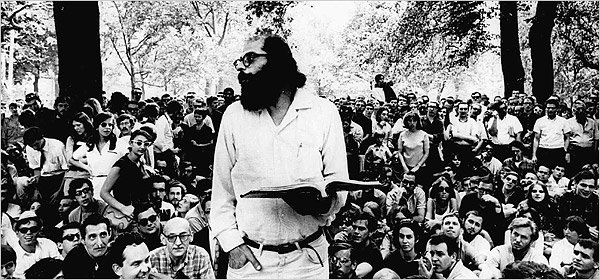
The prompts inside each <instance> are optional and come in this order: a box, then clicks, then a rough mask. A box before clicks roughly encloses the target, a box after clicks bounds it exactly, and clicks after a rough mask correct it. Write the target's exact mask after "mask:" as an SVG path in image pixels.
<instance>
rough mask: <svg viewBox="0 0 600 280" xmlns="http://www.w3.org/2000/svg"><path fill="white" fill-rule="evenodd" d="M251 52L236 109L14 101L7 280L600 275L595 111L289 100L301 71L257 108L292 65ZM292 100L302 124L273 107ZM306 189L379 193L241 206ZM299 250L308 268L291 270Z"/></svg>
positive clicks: (233, 100) (242, 65) (119, 96)
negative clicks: (337, 184) (294, 181)
mask: <svg viewBox="0 0 600 280" xmlns="http://www.w3.org/2000/svg"><path fill="white" fill-rule="evenodd" d="M282 50H283V51H282ZM245 51H246V53H245V54H244V56H242V57H241V58H240V59H238V60H236V61H235V62H234V65H235V67H236V69H237V70H238V71H240V76H239V77H238V78H239V80H240V84H241V85H242V94H241V96H236V95H235V94H234V91H233V89H231V88H226V89H224V90H223V91H222V92H220V93H219V94H218V95H217V96H209V97H205V96H199V95H197V94H195V93H193V92H190V93H188V94H186V95H185V96H171V95H169V94H164V95H163V96H162V97H161V98H149V99H144V100H143V99H142V95H143V94H142V91H141V90H140V89H138V88H135V89H133V90H132V91H131V96H130V97H127V96H125V95H124V94H123V93H121V92H114V93H112V96H111V97H110V99H109V98H103V100H97V99H94V98H90V99H89V100H87V101H86V102H84V104H83V106H82V107H81V108H77V109H76V108H71V107H70V106H71V105H72V104H71V102H70V100H69V98H68V97H65V96H58V97H57V98H56V100H55V102H54V108H47V107H44V106H43V105H42V103H41V100H40V98H39V96H38V95H37V94H36V93H30V94H27V95H26V96H25V98H24V100H22V101H21V102H14V103H10V104H9V106H8V112H6V114H4V113H3V115H2V176H1V177H2V188H1V191H2V202H1V207H2V217H1V222H2V226H1V228H2V239H1V244H2V255H1V262H2V275H1V276H2V278H56V277H64V278H127V279H132V278H179V279H182V278H200V279H203V278H226V277H234V278H243V277H247V276H257V277H261V274H260V273H261V271H262V273H272V274H268V275H278V277H280V278H297V277H302V276H304V275H310V276H312V277H317V278H320V276H322V275H323V274H321V273H322V272H323V271H325V272H326V275H327V274H328V276H329V278H342V279H346V278H365V279H382V278H383V279H400V278H447V279H455V278H469V279H472V278H482V279H488V278H578V279H583V278H594V279H596V278H598V277H600V273H599V272H598V263H599V258H598V253H599V250H600V248H599V247H598V219H599V217H600V215H599V212H598V211H599V208H598V207H599V205H598V139H599V131H598V124H599V121H598V119H599V117H598V100H597V99H595V97H592V96H589V97H587V98H584V99H575V100H574V101H573V102H570V103H571V104H570V105H567V104H566V103H565V102H562V101H561V100H560V98H559V97H557V96H551V97H550V98H548V100H536V98H534V97H533V96H530V95H526V94H523V93H517V92H515V93H514V94H513V95H512V96H510V97H508V98H505V97H500V96H496V97H494V99H493V100H489V98H488V97H487V96H486V95H485V94H481V93H479V92H474V93H472V94H471V95H470V98H468V99H466V100H461V99H458V98H455V97H453V96H447V97H444V98H441V99H439V100H429V98H428V97H427V96H426V95H425V96H417V95H416V94H414V93H410V92H409V93H399V94H396V93H395V92H394V91H393V89H392V88H391V87H390V84H389V83H386V82H385V81H384V76H383V75H377V76H376V77H375V86H374V88H373V94H371V95H368V96H367V95H359V96H356V97H354V98H350V97H344V98H331V99H330V101H331V102H329V101H326V100H324V99H325V98H319V97H309V96H308V95H307V94H306V92H305V91H300V90H299V91H298V92H296V89H299V88H301V87H302V86H303V85H304V82H305V81H306V78H305V77H304V76H303V75H301V74H300V73H299V72H298V73H296V72H297V69H296V68H295V67H296V66H295V61H293V63H292V64H293V69H292V72H291V73H292V75H291V76H293V77H295V78H294V81H293V85H292V86H291V87H293V90H292V92H293V93H292V94H290V92H289V88H288V87H289V86H290V85H289V84H290V83H286V82H279V81H278V82H273V83H274V84H275V85H276V86H280V87H281V88H277V87H275V89H276V91H274V92H275V93H276V94H275V95H273V97H272V98H271V97H269V96H266V95H265V96H264V97H265V98H267V99H268V100H270V101H268V102H271V103H269V104H267V105H263V104H260V103H259V102H256V101H253V100H255V99H256V98H262V95H250V94H249V93H254V94H258V93H260V90H258V89H260V88H261V87H260V86H261V85H262V84H261V82H264V81H269V80H268V79H267V78H268V77H272V76H269V75H274V74H273V73H276V72H278V68H276V67H282V69H285V70H286V71H287V68H285V65H284V64H269V63H272V62H270V61H271V60H269V59H273V57H274V56H278V55H281V56H282V57H285V58H287V57H289V58H291V52H290V51H289V48H288V47H287V45H286V44H285V43H284V42H283V41H282V40H280V39H279V38H278V37H258V38H253V39H250V40H249V41H248V43H247V44H246V46H245ZM263 52H264V53H263ZM292 60H293V58H292ZM273 61H275V60H273ZM277 61H288V60H285V59H281V60H277ZM260 63H262V64H260ZM286 63H287V62H286ZM261 67H262V68H261ZM262 72H265V74H264V75H263V76H260V74H261V73H262ZM285 73H287V72H285ZM285 73H284V74H285ZM284 74H281V75H284ZM298 74H300V75H298ZM253 75H254V76H256V77H257V78H256V80H253V79H254V78H253V77H254V76H253ZM265 77H266V78H265ZM275 77H277V76H275ZM286 77H287V76H286ZM259 78H260V79H263V80H260V79H259ZM264 79H267V80H264ZM282 80H283V81H286V80H285V79H282ZM273 87H274V86H271V87H266V88H267V89H268V90H270V89H271V88H273ZM281 89H282V91H281V92H283V93H281V92H278V91H279V90H281ZM256 92H258V93H256ZM282 96H283V97H282ZM285 98H289V100H287V102H288V103H287V106H291V107H290V108H291V109H290V110H292V109H293V110H292V111H293V113H290V112H289V111H287V114H286V110H287V107H286V108H285V110H283V111H282V112H280V111H278V110H277V109H278V108H279V107H281V106H280V105H281V104H282V102H283V103H285V100H284V99H285ZM312 98H314V99H312ZM240 99H241V100H240ZM316 99H318V100H316ZM237 100H240V101H237ZM282 100H284V101H282ZM253 102H254V103H253ZM332 103H333V104H332ZM240 104H241V105H240ZM290 104H291V105H290ZM334 104H335V106H334ZM335 108H337V112H338V113H339V114H335ZM267 109H268V113H269V114H270V116H271V120H272V121H273V122H272V123H271V124H267V123H265V122H264V119H263V117H262V116H263V115H261V114H260V112H261V110H267ZM311 110H312V111H311ZM332 110H333V112H334V114H335V115H332V114H329V112H331V111H332ZM248 112H252V113H248ZM256 112H258V113H256ZM305 112H317V113H318V114H315V115H310V114H308V113H305ZM254 113H256V114H254ZM289 114H293V117H289V116H288V115H289ZM323 116H325V117H323ZM273 123H274V124H275V125H274V126H273V125H272V124H273ZM307 124H308V125H307ZM338 124H339V125H338ZM342 135H343V141H344V142H345V143H342V142H341V140H342ZM338 136H339V140H340V141H339V142H337V139H338ZM317 138H318V139H317ZM297 141H299V144H296V143H297ZM290 142H291V143H290ZM343 144H345V145H343ZM343 149H345V155H346V157H345V158H344V157H343ZM265 151H267V152H265ZM338 155H342V156H341V157H340V156H338ZM315 162H317V163H318V164H314V163H315ZM341 169H343V170H341ZM340 170H341V171H340ZM290 174H292V175H290ZM314 174H318V176H317V177H319V176H321V179H322V178H326V179H327V177H328V176H329V175H331V174H334V175H335V176H339V178H340V179H345V178H344V177H349V178H350V179H353V180H360V181H378V182H380V187H377V188H371V189H365V190H359V191H353V192H349V193H348V194H347V195H346V194H345V193H338V196H337V197H333V198H329V199H328V200H326V202H322V201H320V200H317V202H316V204H311V201H309V200H306V201H304V200H302V201H300V202H298V198H286V199H284V202H285V203H280V202H278V201H279V200H273V199H271V200H268V199H259V200H257V199H254V200H252V198H247V199H242V198H241V197H240V195H241V193H239V192H240V190H247V189H249V188H253V187H258V186H254V185H251V184H255V183H261V184H262V183H267V184H274V185H277V184H288V183H289V182H287V181H286V180H287V179H281V178H282V177H284V178H288V177H290V178H300V179H299V180H304V179H311V178H313V179H314V178H316V177H315V175H314ZM346 174H347V176H346ZM335 176H334V177H335ZM329 177H332V176H329ZM211 201H212V202H214V204H212V203H211ZM211 204H212V205H214V206H215V207H214V208H213V207H211ZM302 204H305V205H304V207H305V208H306V209H305V211H302V213H293V211H294V210H296V212H297V211H298V210H297V209H299V208H301V207H302ZM288 205H289V206H292V207H291V208H290V207H289V206H288ZM292 209H293V210H292ZM211 210H214V212H213V213H212V214H211ZM263 213H269V214H268V215H263ZM271 214H272V215H273V216H270V215H271ZM211 217H212V218H211ZM311 217H313V218H311ZM327 217H332V218H331V219H329V220H328V219H327ZM316 229H318V230H317V231H315V230H316ZM238 232H240V233H242V232H243V233H244V235H238ZM298 232H300V234H299V235H300V236H302V240H297V241H295V242H294V241H289V240H290V239H292V240H293V238H290V237H289V236H292V235H295V234H298ZM323 236H324V237H323ZM270 240H279V241H281V242H280V243H285V244H283V245H277V244H272V243H269V241H270ZM286 242H288V243H286ZM246 245H247V247H246ZM322 248H323V250H324V251H323V250H322ZM294 251H300V252H303V254H304V255H306V256H307V259H306V260H302V262H297V260H296V258H297V257H298V258H299V255H289V256H291V257H290V258H283V257H281V256H284V255H285V256H288V255H287V254H291V253H292V252H294ZM304 255H302V256H304ZM292 263H294V265H292ZM248 264H251V265H248ZM296 264H298V266H296ZM309 266H310V267H312V266H314V267H320V268H323V269H324V270H318V271H317V272H315V274H310V273H312V272H311V269H312V268H311V269H308V267H309ZM271 269H273V270H271ZM254 273H258V274H254ZM262 275H265V274H262Z"/></svg>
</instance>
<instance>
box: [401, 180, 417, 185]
mask: <svg viewBox="0 0 600 280" xmlns="http://www.w3.org/2000/svg"><path fill="white" fill-rule="evenodd" d="M402 184H405V185H409V186H412V185H416V183H415V181H409V180H402Z"/></svg>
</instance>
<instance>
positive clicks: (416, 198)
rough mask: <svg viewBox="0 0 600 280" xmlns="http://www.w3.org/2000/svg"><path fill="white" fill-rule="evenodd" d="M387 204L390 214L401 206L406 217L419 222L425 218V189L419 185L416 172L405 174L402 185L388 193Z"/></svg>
mask: <svg viewBox="0 0 600 280" xmlns="http://www.w3.org/2000/svg"><path fill="white" fill-rule="evenodd" d="M385 204H386V209H387V213H388V214H389V213H391V211H392V210H393V209H394V208H400V209H401V212H402V214H404V217H405V218H410V219H413V220H415V221H416V222H418V223H421V222H423V221H424V220H425V208H426V196H425V191H424V190H423V189H422V188H421V187H418V186H417V183H416V178H415V174H414V173H412V172H407V173H405V174H404V176H403V178H402V183H401V185H400V187H398V188H396V189H393V190H391V191H390V192H389V193H388V195H387V199H386V203H385Z"/></svg>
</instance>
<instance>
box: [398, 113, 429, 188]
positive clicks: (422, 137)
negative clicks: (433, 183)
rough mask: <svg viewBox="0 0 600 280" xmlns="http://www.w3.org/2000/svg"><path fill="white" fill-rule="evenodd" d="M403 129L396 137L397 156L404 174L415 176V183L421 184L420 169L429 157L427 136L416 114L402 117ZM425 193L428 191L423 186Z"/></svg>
mask: <svg viewBox="0 0 600 280" xmlns="http://www.w3.org/2000/svg"><path fill="white" fill-rule="evenodd" d="M403 122H404V127H405V128H406V129H407V130H405V131H402V132H401V133H400V136H399V137H398V154H397V156H398V157H399V159H400V163H401V164H402V168H403V169H404V172H409V171H412V172H413V173H415V174H416V178H417V182H418V183H419V184H421V185H422V184H423V182H424V178H425V177H424V176H426V175H425V174H424V173H423V172H422V171H423V170H421V167H423V165H425V161H426V160H427V157H429V136H427V132H425V131H423V130H422V129H421V128H422V126H421V118H420V117H419V115H418V114H417V113H414V112H410V113H408V114H406V115H405V116H404V119H403ZM425 188H426V189H425V192H427V191H428V189H427V186H425Z"/></svg>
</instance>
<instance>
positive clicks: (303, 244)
mask: <svg viewBox="0 0 600 280" xmlns="http://www.w3.org/2000/svg"><path fill="white" fill-rule="evenodd" d="M322 234H323V230H322V229H321V228H319V230H317V231H315V233H313V234H311V235H309V236H308V237H306V238H305V239H303V240H301V241H297V242H294V243H286V244H281V245H263V244H260V243H258V242H256V241H254V240H252V239H250V238H248V237H246V236H244V237H243V239H244V242H245V243H246V245H248V246H250V247H253V248H256V249H261V248H262V249H263V250H267V251H271V252H277V253H279V254H287V253H290V252H293V251H295V250H300V249H301V248H312V246H310V245H309V244H310V243H311V242H313V241H315V240H317V239H318V238H319V237H321V235H322Z"/></svg>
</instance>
